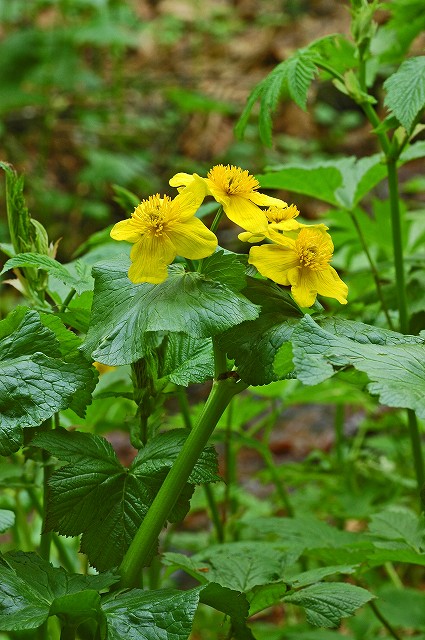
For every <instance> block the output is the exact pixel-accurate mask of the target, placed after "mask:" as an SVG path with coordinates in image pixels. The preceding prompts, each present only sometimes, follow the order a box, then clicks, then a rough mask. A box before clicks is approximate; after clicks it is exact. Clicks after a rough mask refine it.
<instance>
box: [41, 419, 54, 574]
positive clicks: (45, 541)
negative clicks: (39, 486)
mask: <svg viewBox="0 0 425 640" xmlns="http://www.w3.org/2000/svg"><path fill="white" fill-rule="evenodd" d="M44 424H45V426H46V429H52V427H53V421H52V419H51V418H50V419H49V420H46V422H45V423H44ZM41 455H42V460H43V515H42V527H41V536H40V556H41V557H42V558H43V560H46V561H47V562H49V561H50V548H51V543H52V533H51V531H47V532H46V531H45V525H46V517H47V495H48V491H49V484H48V483H49V479H50V476H51V475H52V467H51V465H50V458H51V455H50V453H49V452H48V451H46V450H45V449H43V450H42V453H41Z"/></svg>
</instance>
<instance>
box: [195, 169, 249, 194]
mask: <svg viewBox="0 0 425 640" xmlns="http://www.w3.org/2000/svg"><path fill="white" fill-rule="evenodd" d="M207 177H208V178H209V180H211V182H213V183H214V185H215V186H216V187H217V188H218V189H221V190H222V191H224V192H225V193H227V194H228V195H234V194H238V195H241V194H248V193H251V192H252V191H254V190H255V189H258V188H259V186H260V184H259V182H258V180H257V179H256V178H254V176H252V175H251V174H250V173H248V171H246V170H243V169H241V168H240V167H235V166H233V165H230V164H228V165H226V166H224V165H223V164H218V165H217V166H215V167H213V168H212V169H211V170H210V171H209V172H208V175H207Z"/></svg>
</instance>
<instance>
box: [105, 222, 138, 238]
mask: <svg viewBox="0 0 425 640" xmlns="http://www.w3.org/2000/svg"><path fill="white" fill-rule="evenodd" d="M110 236H111V238H113V239H114V240H127V242H137V241H138V240H140V231H138V230H137V228H135V225H134V222H133V219H132V218H129V219H128V220H121V221H120V222H117V224H115V225H114V226H113V227H112V229H111V233H110Z"/></svg>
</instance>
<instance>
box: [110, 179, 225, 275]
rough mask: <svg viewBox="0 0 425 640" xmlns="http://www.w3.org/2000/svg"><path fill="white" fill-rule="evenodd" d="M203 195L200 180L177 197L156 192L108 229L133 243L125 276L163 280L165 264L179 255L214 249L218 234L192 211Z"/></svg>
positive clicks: (117, 237)
mask: <svg viewBox="0 0 425 640" xmlns="http://www.w3.org/2000/svg"><path fill="white" fill-rule="evenodd" d="M204 196H205V188H204V185H203V184H202V183H201V181H200V180H199V182H198V181H195V183H194V185H193V188H191V189H185V191H184V192H183V193H180V194H179V195H178V196H177V197H176V198H174V200H173V199H171V198H170V197H169V196H164V197H163V198H161V196H160V195H159V194H156V195H154V196H150V197H149V198H148V199H147V200H143V201H142V202H141V203H140V204H139V205H138V206H137V207H136V208H135V210H134V212H133V213H132V214H131V218H129V219H128V220H122V221H121V222H117V224H116V225H115V226H114V227H113V228H112V230H111V238H113V239H114V240H127V242H132V243H135V244H134V247H133V248H132V249H131V252H130V258H131V261H132V265H131V267H130V269H129V272H128V277H129V278H130V280H131V281H132V282H134V283H139V282H150V283H152V284H158V283H160V282H163V281H164V280H166V278H167V275H168V271H167V266H168V265H169V264H171V263H172V262H173V260H174V258H175V257H176V256H177V255H179V256H182V257H183V258H189V259H191V260H198V259H200V258H206V257H207V256H209V255H211V254H212V253H214V251H215V249H216V247H217V238H216V236H215V235H214V233H213V232H212V231H210V230H209V229H207V227H206V226H205V225H204V224H203V223H202V222H201V221H200V220H199V219H198V218H195V217H194V215H195V213H196V211H197V210H198V208H199V206H200V204H201V202H202V200H203V199H204Z"/></svg>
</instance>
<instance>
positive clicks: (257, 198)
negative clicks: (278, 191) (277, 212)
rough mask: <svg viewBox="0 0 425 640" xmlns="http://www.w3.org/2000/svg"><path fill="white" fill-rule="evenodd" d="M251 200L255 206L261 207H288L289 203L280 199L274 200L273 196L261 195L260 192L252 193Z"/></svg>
mask: <svg viewBox="0 0 425 640" xmlns="http://www.w3.org/2000/svg"><path fill="white" fill-rule="evenodd" d="M249 199H250V200H251V202H253V203H254V204H258V205H259V206H260V207H281V208H283V207H287V206H288V203H287V202H285V201H284V200H280V199H279V198H272V196H266V194H265V193H259V192H258V191H252V192H251V193H250V194H249Z"/></svg>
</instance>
